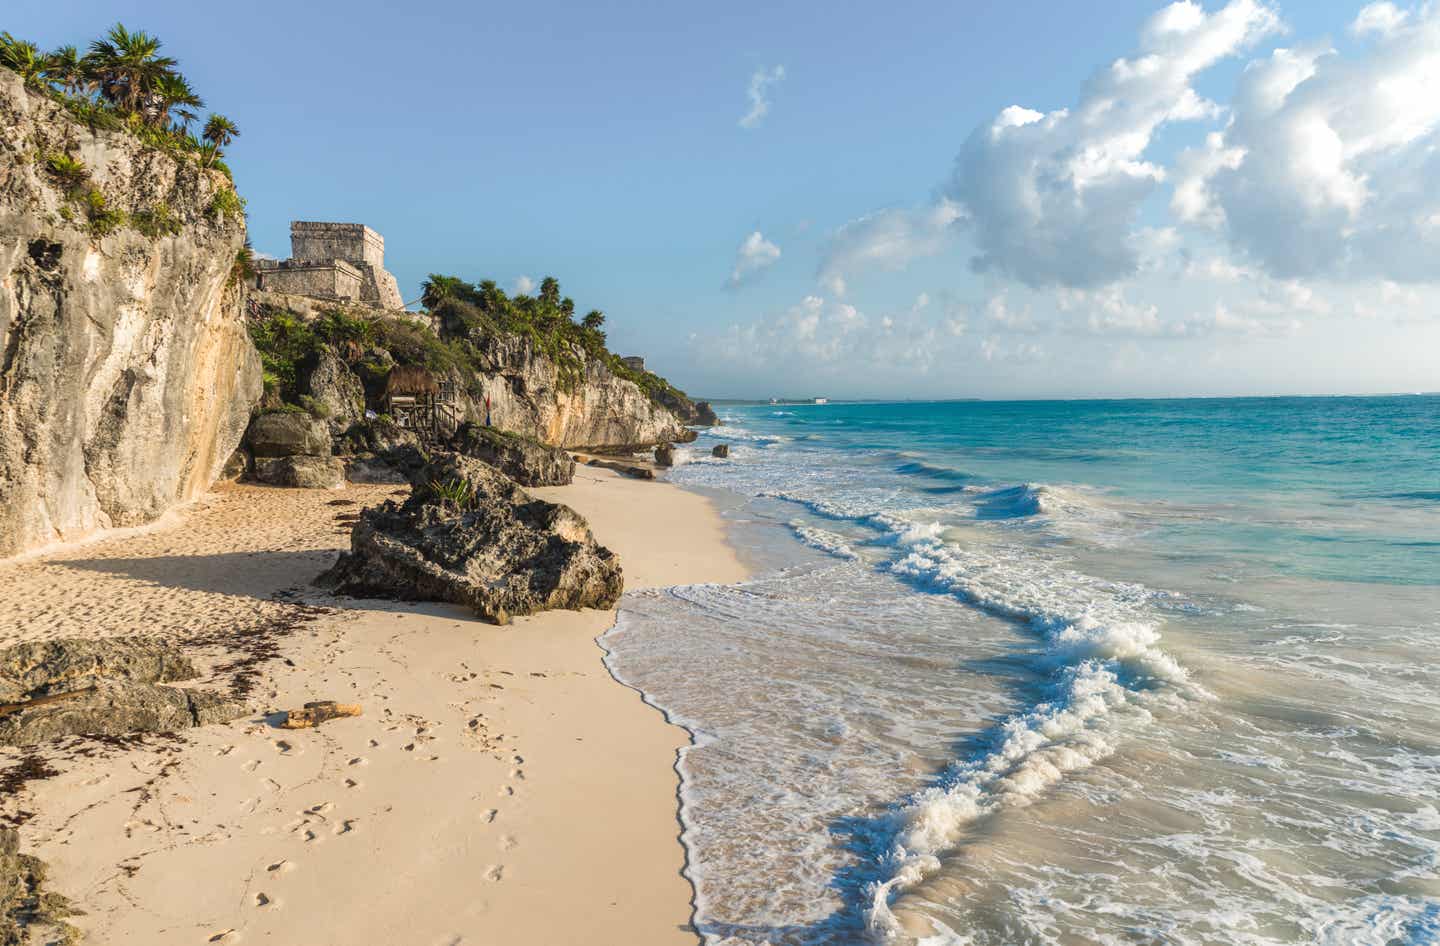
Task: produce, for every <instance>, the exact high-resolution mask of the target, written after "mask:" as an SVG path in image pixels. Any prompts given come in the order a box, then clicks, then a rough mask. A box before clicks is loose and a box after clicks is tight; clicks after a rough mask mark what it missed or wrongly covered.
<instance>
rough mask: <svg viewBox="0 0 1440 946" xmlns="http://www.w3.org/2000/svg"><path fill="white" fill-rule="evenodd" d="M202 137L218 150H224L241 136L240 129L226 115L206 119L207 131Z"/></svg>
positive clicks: (213, 115) (214, 115)
mask: <svg viewBox="0 0 1440 946" xmlns="http://www.w3.org/2000/svg"><path fill="white" fill-rule="evenodd" d="M201 135H202V136H203V137H204V138H205V140H206V141H209V142H211V143H213V144H214V145H215V147H217V148H224V147H225V146H226V145H228V144H230V142H232V141H234V140H235V139H236V138H238V137H239V136H240V128H239V126H237V125H236V124H235V123H234V122H232V121H231V120H230V119H228V118H226V117H225V116H224V115H216V114H212V115H211V116H210V117H209V118H207V119H205V130H204V131H203V132H201Z"/></svg>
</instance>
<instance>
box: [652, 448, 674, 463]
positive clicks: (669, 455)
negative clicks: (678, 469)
mask: <svg viewBox="0 0 1440 946" xmlns="http://www.w3.org/2000/svg"><path fill="white" fill-rule="evenodd" d="M655 465H656V466H674V465H675V447H674V445H673V444H668V443H662V444H661V445H660V446H658V447H656V448H655Z"/></svg>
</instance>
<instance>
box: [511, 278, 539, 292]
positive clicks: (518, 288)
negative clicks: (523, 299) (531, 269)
mask: <svg viewBox="0 0 1440 946" xmlns="http://www.w3.org/2000/svg"><path fill="white" fill-rule="evenodd" d="M534 289H535V280H533V279H531V278H530V277H529V276H521V277H520V278H518V279H516V280H515V285H513V286H511V287H510V294H511V295H514V296H528V295H530V293H531V292H532V291H533V290H534Z"/></svg>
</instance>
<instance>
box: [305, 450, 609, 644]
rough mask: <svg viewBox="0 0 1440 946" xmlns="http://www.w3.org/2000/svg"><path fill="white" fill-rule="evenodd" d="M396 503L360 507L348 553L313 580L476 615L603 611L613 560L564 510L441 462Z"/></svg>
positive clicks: (469, 463)
mask: <svg viewBox="0 0 1440 946" xmlns="http://www.w3.org/2000/svg"><path fill="white" fill-rule="evenodd" d="M415 480H416V484H417V485H416V486H415V488H414V489H413V490H412V492H411V495H410V497H409V498H408V499H407V500H406V501H405V502H404V503H403V504H397V503H395V502H393V501H389V502H386V503H383V504H382V505H380V506H376V507H373V508H370V509H366V510H365V511H364V512H363V513H361V515H360V521H359V522H357V523H356V525H355V527H354V531H353V532H352V533H351V540H350V551H349V552H346V553H343V554H342V555H341V556H340V560H339V561H338V562H336V563H335V566H334V567H333V568H331V569H330V570H329V571H327V572H325V573H324V574H323V575H321V576H320V577H319V578H318V579H317V584H320V585H321V586H322V587H327V588H332V589H334V590H335V591H337V592H338V593H341V594H347V595H353V596H356V597H369V598H393V599H399V600H424V601H448V602H451V603H454V604H462V605H466V606H468V607H470V608H471V609H473V610H474V611H475V613H476V614H478V615H480V616H481V617H483V618H485V619H487V620H491V621H494V622H496V623H501V624H503V623H505V622H507V621H508V620H509V619H510V617H512V616H515V615H522V614H533V613H535V612H538V611H546V610H551V609H555V608H570V609H579V608H609V607H612V606H613V605H614V604H615V602H616V601H617V600H618V599H619V597H620V593H621V591H622V590H623V588H624V582H623V578H622V575H621V570H620V562H619V559H618V558H617V557H616V555H615V554H614V553H613V552H611V551H610V550H609V549H607V548H604V547H603V546H601V545H599V544H598V543H596V541H595V538H594V536H592V535H591V533H590V527H589V524H588V523H586V521H585V519H584V518H583V517H581V516H580V514H579V513H577V512H575V511H574V510H573V509H571V508H569V507H568V506H562V505H558V504H556V503H548V502H545V501H543V500H539V499H535V498H533V497H532V496H530V495H529V494H527V493H526V492H525V491H524V490H522V489H520V488H519V487H518V486H516V485H515V483H514V482H513V481H512V480H510V479H509V478H508V477H506V476H505V475H504V474H502V473H500V472H499V471H498V470H496V469H494V468H493V467H491V466H489V465H488V464H485V463H482V462H480V461H479V460H474V459H471V458H470V457H465V456H461V455H459V454H453V453H448V454H443V455H441V456H439V457H438V458H437V459H435V460H434V461H432V462H431V463H430V464H429V465H428V466H427V467H425V468H424V469H423V470H422V471H421V472H420V474H419V475H417V476H416V478H415Z"/></svg>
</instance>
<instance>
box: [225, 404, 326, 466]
mask: <svg viewBox="0 0 1440 946" xmlns="http://www.w3.org/2000/svg"><path fill="white" fill-rule="evenodd" d="M245 442H246V444H247V445H248V446H249V447H250V452H251V453H252V454H254V455H255V458H256V459H257V460H258V459H259V458H261V457H293V456H309V457H328V456H329V455H330V430H329V428H327V427H326V426H325V424H324V423H322V422H321V421H318V420H316V419H315V418H314V417H311V416H310V415H309V414H307V413H304V412H302V411H275V412H272V413H269V414H261V415H260V416H259V417H257V418H255V419H254V420H252V421H251V422H250V429H249V430H247V431H246V432H245Z"/></svg>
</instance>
